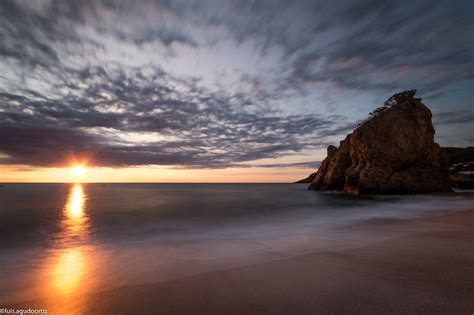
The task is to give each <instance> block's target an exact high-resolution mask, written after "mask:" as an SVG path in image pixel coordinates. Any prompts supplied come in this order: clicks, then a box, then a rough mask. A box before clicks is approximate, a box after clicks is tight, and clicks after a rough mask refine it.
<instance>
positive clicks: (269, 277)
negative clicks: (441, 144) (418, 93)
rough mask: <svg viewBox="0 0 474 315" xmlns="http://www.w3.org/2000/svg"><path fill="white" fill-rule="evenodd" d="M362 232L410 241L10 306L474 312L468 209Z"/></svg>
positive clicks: (373, 225) (473, 214) (473, 232)
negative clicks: (399, 233) (393, 234)
mask: <svg viewBox="0 0 474 315" xmlns="http://www.w3.org/2000/svg"><path fill="white" fill-rule="evenodd" d="M467 198H468V199H472V198H473V196H467ZM364 225H365V226H364V227H362V228H364V229H367V230H369V231H370V232H372V231H373V232H374V233H375V235H376V234H377V233H390V231H392V232H393V231H396V232H400V231H402V232H403V231H406V232H407V234H406V235H404V236H401V237H394V238H389V239H385V240H381V241H377V242H375V243H374V244H371V245H368V246H363V247H359V248H352V249H343V250H334V251H333V250H330V251H324V252H317V253H310V254H305V255H302V256H297V257H292V258H287V259H283V260H274V261H270V262H264V263H259V264H255V265H249V266H242V267H234V268H230V269H224V270H218V271H211V272H207V273H202V274H197V275H192V276H185V277H183V278H179V279H173V280H169V281H165V282H160V283H154V284H141V285H131V286H124V287H119V288H115V289H111V290H107V291H102V292H91V293H90V294H88V295H85V296H81V297H80V298H77V297H76V298H75V299H74V300H72V301H71V300H68V299H63V300H62V301H59V302H58V301H57V300H56V301H28V302H27V301H25V302H16V303H15V302H14V303H9V304H10V305H11V306H12V307H17V308H20V307H21V308H25V307H26V308H28V307H38V308H43V307H45V304H47V305H49V306H48V309H49V313H50V314H56V313H64V312H68V313H74V312H79V313H99V314H102V313H114V314H129V313H141V312H144V311H147V312H152V313H183V312H184V313H229V312H231V313H291V312H293V313H295V312H296V313H310V312H334V313H356V314H357V313H410V312H411V313H470V312H472V311H473V310H474V286H473V283H474V268H473V266H474V252H473V251H472V244H473V243H474V209H468V210H462V211H456V212H453V213H449V214H443V215H433V216H429V217H425V218H417V219H402V220H395V221H386V222H380V221H374V222H370V221H368V222H366V223H364ZM358 228H361V227H358ZM381 235H382V234H381ZM395 235H396V234H395Z"/></svg>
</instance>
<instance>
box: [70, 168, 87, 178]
mask: <svg viewBox="0 0 474 315" xmlns="http://www.w3.org/2000/svg"><path fill="white" fill-rule="evenodd" d="M84 173H85V169H84V167H82V166H76V167H74V168H73V169H72V174H73V175H74V176H75V177H82V176H84Z"/></svg>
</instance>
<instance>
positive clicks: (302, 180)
mask: <svg viewBox="0 0 474 315" xmlns="http://www.w3.org/2000/svg"><path fill="white" fill-rule="evenodd" d="M315 177H316V172H314V173H311V174H310V175H309V176H308V177H306V178H303V179H300V180H299V181H296V182H295V184H309V183H312V182H313V180H314V178H315Z"/></svg>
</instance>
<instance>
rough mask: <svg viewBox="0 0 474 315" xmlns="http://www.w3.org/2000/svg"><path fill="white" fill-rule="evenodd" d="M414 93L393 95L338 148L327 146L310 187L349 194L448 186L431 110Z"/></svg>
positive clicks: (446, 188) (420, 190)
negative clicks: (435, 136)
mask: <svg viewBox="0 0 474 315" xmlns="http://www.w3.org/2000/svg"><path fill="white" fill-rule="evenodd" d="M415 93H416V90H412V91H406V92H403V93H399V94H395V95H393V96H392V97H390V98H389V99H388V100H387V101H386V102H385V105H384V106H383V107H380V108H378V109H377V110H375V111H374V112H373V113H371V117H370V118H369V119H368V120H367V121H365V122H363V123H362V124H361V125H359V126H358V127H357V128H356V129H355V130H354V132H353V133H351V134H349V135H347V136H346V138H345V139H344V140H343V141H341V142H340V145H339V148H336V147H334V146H329V147H328V150H327V151H328V152H327V154H328V155H327V157H326V158H325V159H324V161H323V162H322V163H321V166H320V168H319V169H318V172H317V173H316V177H315V179H314V180H313V182H312V183H311V185H310V186H309V188H308V189H314V190H336V191H344V192H345V193H348V194H352V195H358V194H374V193H382V194H391V193H423V192H442V191H450V190H451V185H450V180H449V173H448V161H447V158H446V155H445V153H444V152H443V151H442V150H441V148H440V147H439V145H438V144H437V143H435V142H434V134H435V130H434V128H433V125H432V124H431V116H432V115H431V111H430V110H429V109H428V108H427V107H426V106H425V105H424V104H423V103H422V102H421V99H418V98H415V97H414V96H415Z"/></svg>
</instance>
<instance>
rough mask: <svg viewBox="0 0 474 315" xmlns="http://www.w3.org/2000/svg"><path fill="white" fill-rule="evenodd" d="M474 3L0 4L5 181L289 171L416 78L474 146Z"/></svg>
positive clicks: (446, 142) (444, 140) (440, 128)
mask: <svg viewBox="0 0 474 315" xmlns="http://www.w3.org/2000/svg"><path fill="white" fill-rule="evenodd" d="M473 39H474V2H473V1H471V0H459V1H423V0H420V1H381V0H361V1H355V0H354V1H345V0H341V1H286V0H284V1H277V0H275V1H245V0H243V1H225V0H216V1H206V0H204V1H203V0H200V1H191V0H186V1H165V0H163V1H162V0H156V1H152V0H143V1H118V0H117V1H113V0H93V1H92V0H91V1H88V0H83V1H67V0H66V1H64V0H63V1H53V0H51V1H48V0H44V1H43V0H24V1H11V0H2V1H0V182H18V181H20V182H22V181H23V182H68V181H71V172H70V168H71V167H73V166H76V165H82V166H84V167H86V175H85V176H86V177H85V178H84V180H87V181H93V182H94V181H95V182H134V181H137V182H292V181H295V180H298V179H301V178H303V177H306V176H307V175H308V174H309V173H311V172H314V171H315V170H316V169H317V167H318V165H319V162H320V161H321V160H322V159H324V157H325V154H326V148H327V146H328V145H330V144H335V145H337V144H338V143H339V141H340V140H342V139H343V138H344V137H345V135H346V134H347V133H349V132H351V131H352V130H353V128H354V127H355V126H356V125H357V124H358V122H360V121H361V120H363V119H364V118H366V117H367V115H368V113H369V112H371V111H372V110H374V109H375V108H377V107H379V106H382V105H383V103H384V101H385V100H386V99H387V98H389V97H390V96H391V95H392V94H394V93H397V92H400V91H403V90H407V89H417V90H418V94H417V96H419V97H421V98H423V102H424V103H425V104H426V105H427V106H428V107H429V108H430V109H431V110H432V112H433V123H434V127H435V129H436V139H435V140H436V141H437V142H438V143H440V145H441V146H459V147H465V146H470V145H474V124H473V122H474V101H473V94H474V81H473V78H474V45H473V44H472V42H473Z"/></svg>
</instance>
